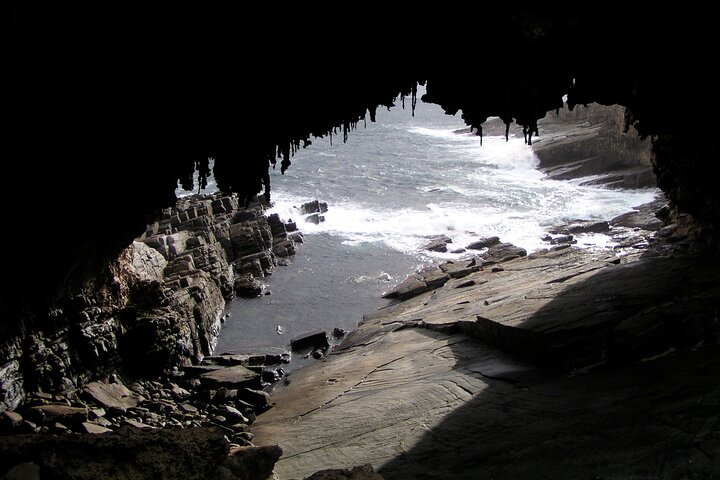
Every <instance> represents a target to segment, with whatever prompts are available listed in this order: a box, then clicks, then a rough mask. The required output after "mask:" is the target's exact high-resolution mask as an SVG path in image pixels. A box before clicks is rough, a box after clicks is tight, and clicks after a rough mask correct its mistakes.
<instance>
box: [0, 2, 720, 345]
mask: <svg viewBox="0 0 720 480" xmlns="http://www.w3.org/2000/svg"><path fill="white" fill-rule="evenodd" d="M323 7H324V6H314V7H302V6H297V7H283V8H284V10H282V11H279V9H278V8H276V7H275V6H270V5H269V6H267V7H261V9H260V10H258V11H255V10H253V12H252V13H251V12H248V11H244V10H243V9H242V8H227V9H223V10H222V11H220V10H214V11H213V10H211V9H210V8H203V9H195V10H188V11H183V10H182V9H180V8H179V7H178V8H175V9H161V8H160V7H156V9H155V7H147V8H146V9H145V10H143V11H142V12H140V11H135V10H132V9H130V8H128V9H125V10H113V11H108V10H104V8H103V7H102V6H98V7H96V9H95V10H93V11H86V10H83V11H78V10H72V9H71V8H70V7H67V6H59V5H43V4H36V3H35V2H26V1H14V2H12V1H11V2H7V3H5V4H4V5H3V7H2V10H1V11H0V14H1V15H2V24H1V25H2V26H3V28H2V30H3V33H2V35H3V38H2V39H3V41H4V42H3V45H5V47H4V48H5V51H4V52H3V53H4V54H5V55H4V56H3V57H2V58H3V60H2V62H3V67H5V70H6V71H11V72H14V75H12V76H11V77H10V79H9V82H8V84H7V85H6V86H5V87H4V88H3V93H2V94H3V98H4V100H5V108H3V113H2V115H3V124H4V125H5V128H4V134H5V137H6V138H7V141H5V142H3V146H2V148H3V157H4V158H5V159H6V161H5V163H4V166H3V168H4V172H3V173H4V178H6V187H7V190H6V198H8V203H9V204H10V206H8V207H7V208H6V211H5V221H6V223H7V224H8V226H9V231H10V232H11V233H10V234H9V235H3V236H2V247H3V251H4V252H12V253H11V254H8V255H7V256H6V258H5V261H4V262H3V267H2V268H3V272H2V275H0V278H2V280H0V282H2V283H1V284H0V308H1V309H2V310H0V317H2V318H1V321H0V325H2V326H0V328H1V329H3V338H10V337H11V336H12V333H11V332H15V333H17V332H20V331H22V330H23V329H24V328H26V327H25V326H23V325H21V324H20V323H19V322H18V320H17V319H18V318H20V317H23V318H26V319H31V318H32V314H31V313H32V312H37V311H42V309H43V308H45V307H46V306H47V305H49V304H50V303H51V302H52V300H53V299H54V298H57V297H58V296H59V295H60V294H62V293H66V292H68V291H74V290H79V289H81V288H82V286H83V285H84V284H85V283H86V282H87V281H89V280H90V279H92V278H93V277H95V276H97V275H98V274H99V273H100V272H102V271H103V268H104V266H105V265H107V263H108V262H109V261H110V260H112V259H114V258H116V257H117V255H118V254H119V252H121V251H122V249H123V248H125V247H126V246H127V245H128V244H129V243H130V242H131V240H132V238H134V237H136V236H137V235H138V234H139V233H141V232H142V230H143V227H144V225H145V223H146V221H147V219H148V218H149V217H152V216H153V215H154V214H156V213H157V212H158V211H159V210H160V209H161V208H162V207H166V206H169V205H172V204H173V202H174V189H175V184H176V181H177V179H181V180H182V181H183V183H184V184H185V185H186V186H190V181H189V176H190V174H191V172H192V170H193V167H195V166H196V165H201V166H202V165H204V162H205V161H206V159H207V157H208V156H214V157H216V169H215V175H216V178H217V181H218V184H219V185H220V187H221V188H222V189H224V190H226V191H236V192H238V193H239V194H240V195H241V196H246V195H252V194H254V193H257V192H259V191H263V190H267V189H268V185H267V183H266V182H265V179H266V172H267V168H268V167H269V166H272V165H273V164H274V163H275V162H277V163H278V164H279V165H278V168H285V167H287V166H288V164H289V162H290V161H291V157H292V152H293V149H296V148H302V146H303V145H304V144H305V142H306V140H308V139H309V140H312V138H313V136H319V135H326V134H328V133H329V132H333V134H334V135H336V136H337V139H338V141H340V140H341V139H342V138H343V136H344V135H345V134H347V133H348V131H351V129H352V128H353V126H354V125H355V123H356V122H357V121H358V120H360V119H362V118H365V117H368V118H369V119H371V118H372V117H373V112H374V111H375V109H376V108H378V106H382V105H392V104H393V101H394V99H395V98H396V96H397V95H398V94H405V95H407V96H408V97H407V100H408V101H410V100H411V97H412V89H413V86H414V85H415V82H417V81H427V95H426V96H425V100H426V101H429V102H434V103H438V104H440V105H441V106H443V108H444V109H445V110H446V111H447V112H448V113H455V112H457V111H458V110H462V115H463V118H464V119H465V121H466V122H467V123H468V124H469V125H473V126H475V127H480V126H481V124H482V122H483V121H485V119H486V118H487V117H489V116H499V117H501V118H503V119H504V120H506V121H508V122H509V121H514V122H517V123H519V124H522V125H525V126H526V127H527V128H528V129H529V130H531V131H532V130H535V128H536V121H537V119H539V118H542V117H543V116H544V115H545V112H546V111H548V110H553V109H555V108H557V107H559V106H560V105H561V96H562V95H563V94H566V93H567V94H568V95H569V103H570V104H578V103H589V102H592V101H597V102H599V103H603V104H613V103H618V104H621V105H626V106H628V107H629V108H630V109H631V112H632V115H631V116H630V117H629V120H630V121H631V123H633V124H634V125H635V126H636V128H637V129H638V131H639V132H640V133H641V135H646V136H660V137H658V139H657V141H656V146H657V149H658V155H657V157H656V170H657V172H658V174H659V177H660V185H661V187H662V188H663V189H664V190H665V191H666V192H668V194H669V196H670V198H671V199H672V200H673V201H675V203H676V204H677V205H678V206H679V207H681V208H684V209H686V210H687V211H688V212H690V213H692V214H693V215H695V216H696V217H697V218H698V219H701V220H702V221H704V222H706V223H707V224H715V223H717V222H718V221H720V216H719V215H720V214H719V213H718V210H717V208H716V205H717V203H718V195H719V194H718V193H717V189H716V188H714V187H713V182H712V177H710V176H708V175H707V174H706V173H707V171H709V165H712V162H714V161H715V159H716V158H717V152H716V149H715V147H714V146H712V144H711V142H710V141H709V140H701V139H700V138H699V137H698V136H697V135H696V133H695V132H696V130H698V129H703V128H708V126H709V125H712V124H713V122H712V119H713V117H714V115H715V112H717V108H716V105H715V103H716V102H717V100H715V97H714V96H713V95H712V93H711V92H712V88H711V87H712V80H713V78H714V76H713V75H712V74H711V73H710V70H709V69H710V68H711V67H712V65H713V63H712V59H714V58H715V55H714V52H713V49H712V45H713V43H714V42H713V34H712V32H713V31H714V30H713V29H712V28H711V25H710V18H709V16H707V15H703V14H702V12H697V11H689V10H687V11H682V10H678V9H672V10H663V9H657V8H656V9H654V10H648V11H644V12H642V14H640V13H634V12H626V11H616V10H613V9H609V8H608V9H603V11H595V10H590V9H585V8H580V7H575V8H571V9H561V8H558V7H545V8H519V7H518V8H511V7H500V6H491V7H488V6H483V7H482V8H480V7H472V6H471V7H463V8H462V9H457V8H452V7H448V8H433V9H432V10H424V9H419V8H417V7H413V6H410V5H409V4H407V5H406V4H397V5H386V6H384V8H383V9H382V10H380V9H375V8H371V7H363V8H359V7H358V8H355V9H354V10H353V11H342V10H340V9H338V8H337V7H336V8H333V9H329V10H326V9H324V8H323ZM320 13H322V14H323V15H320ZM250 25H251V26H252V27H253V28H252V29H250V28H248V26H250ZM258 32H261V33H258ZM270 38H272V40H273V41H272V42H270V41H269V40H270ZM395 103H398V101H395ZM538 133H540V134H542V132H538ZM670 136H672V137H670ZM668 138H672V140H667V139H668ZM689 145H692V147H689ZM417 168H419V169H421V168H423V166H422V165H418V166H417ZM23 312H25V313H23ZM28 321H30V320H28ZM28 328H29V327H28Z"/></svg>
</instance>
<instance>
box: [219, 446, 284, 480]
mask: <svg viewBox="0 0 720 480" xmlns="http://www.w3.org/2000/svg"><path fill="white" fill-rule="evenodd" d="M282 454H283V451H282V449H281V448H280V447H278V446H277V445H270V446H267V447H238V448H235V449H232V450H231V451H230V455H228V457H227V458H226V459H225V462H224V463H223V464H222V466H221V467H220V468H219V469H218V472H217V474H216V476H215V477H214V478H215V479H216V480H236V479H239V478H242V479H247V480H265V479H267V478H271V477H272V475H273V468H274V467H275V462H277V461H278V459H279V458H280V456H281V455H282Z"/></svg>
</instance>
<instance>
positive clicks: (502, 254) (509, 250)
mask: <svg viewBox="0 0 720 480" xmlns="http://www.w3.org/2000/svg"><path fill="white" fill-rule="evenodd" d="M526 255H527V250H525V249H524V248H520V247H516V246H515V245H513V244H512V243H499V244H497V245H493V246H492V247H490V248H489V249H488V251H487V253H486V254H485V255H484V258H485V261H493V262H506V261H508V260H512V259H515V258H520V257H524V256H526Z"/></svg>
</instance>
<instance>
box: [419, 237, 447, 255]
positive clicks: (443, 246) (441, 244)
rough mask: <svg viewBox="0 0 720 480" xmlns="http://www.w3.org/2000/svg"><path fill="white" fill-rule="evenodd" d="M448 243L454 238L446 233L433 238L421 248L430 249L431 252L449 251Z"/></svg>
mask: <svg viewBox="0 0 720 480" xmlns="http://www.w3.org/2000/svg"><path fill="white" fill-rule="evenodd" d="M448 243H452V239H451V238H450V237H448V236H446V235H443V236H440V237H435V238H433V239H432V240H430V241H429V242H428V243H426V244H425V245H423V246H421V247H420V248H421V249H422V250H429V251H431V252H447V244H448Z"/></svg>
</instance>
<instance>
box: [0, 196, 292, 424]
mask: <svg viewBox="0 0 720 480" xmlns="http://www.w3.org/2000/svg"><path fill="white" fill-rule="evenodd" d="M264 210H265V207H264V206H263V204H261V203H259V202H255V203H252V204H250V205H249V206H248V207H247V208H244V206H240V205H238V201H237V198H236V197H234V196H223V195H221V194H215V195H207V196H191V197H185V198H182V199H180V200H179V201H178V203H177V206H176V207H175V208H173V209H167V210H165V211H164V212H163V214H162V216H161V218H160V219H159V220H158V221H156V222H154V223H153V224H151V225H149V226H148V228H147V231H146V232H145V234H144V235H143V236H141V237H140V238H138V239H137V240H136V241H135V242H133V243H132V245H130V246H129V247H128V248H127V249H126V250H125V251H123V252H122V254H121V255H120V257H119V258H118V259H117V260H116V261H115V262H113V263H112V264H110V265H109V266H108V268H107V270H106V271H105V273H104V274H103V276H102V277H101V278H100V279H97V280H95V281H94V282H91V283H88V284H86V285H85V287H84V288H83V289H82V291H78V292H75V293H74V294H72V295H68V296H66V297H64V298H62V299H60V300H59V301H58V302H56V304H55V305H53V307H52V308H50V309H49V310H48V311H47V312H46V314H44V315H42V316H38V317H35V318H31V319H30V320H26V321H25V322H23V324H24V325H25V328H26V331H24V332H22V334H21V335H16V336H13V337H10V338H5V339H4V342H3V345H2V347H1V348H0V382H1V383H0V410H5V409H8V408H9V409H13V408H15V407H17V406H18V405H19V404H20V403H21V402H22V400H23V398H25V396H26V393H27V392H42V393H62V392H70V391H73V390H75V389H78V388H82V386H83V385H84V384H86V383H87V382H88V381H90V380H91V379H94V378H99V377H101V376H107V375H109V374H111V373H114V372H123V373H130V374H134V375H144V376H153V375H158V374H160V373H162V372H164V371H167V370H169V369H172V368H173V367H176V366H182V365H191V364H193V363H197V362H199V361H200V360H201V359H202V358H203V357H204V356H206V355H209V354H211V353H212V350H213V348H214V346H215V343H216V340H217V336H218V333H219V330H220V325H221V322H222V320H223V314H224V308H225V302H226V300H228V299H230V298H231V297H232V296H233V295H234V293H235V292H236V291H237V292H238V293H240V294H247V292H248V289H247V288H246V285H245V283H244V281H247V282H250V283H253V284H254V283H256V282H257V281H260V280H262V278H263V277H264V276H265V275H267V274H270V273H271V272H272V270H273V268H274V267H275V265H276V264H277V259H278V258H279V257H286V256H290V255H293V254H294V253H295V242H294V240H293V239H292V238H288V236H287V233H286V228H285V225H284V224H283V223H282V222H281V221H280V219H279V218H278V216H277V215H271V216H269V217H266V216H265V214H264ZM254 293H258V292H254Z"/></svg>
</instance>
